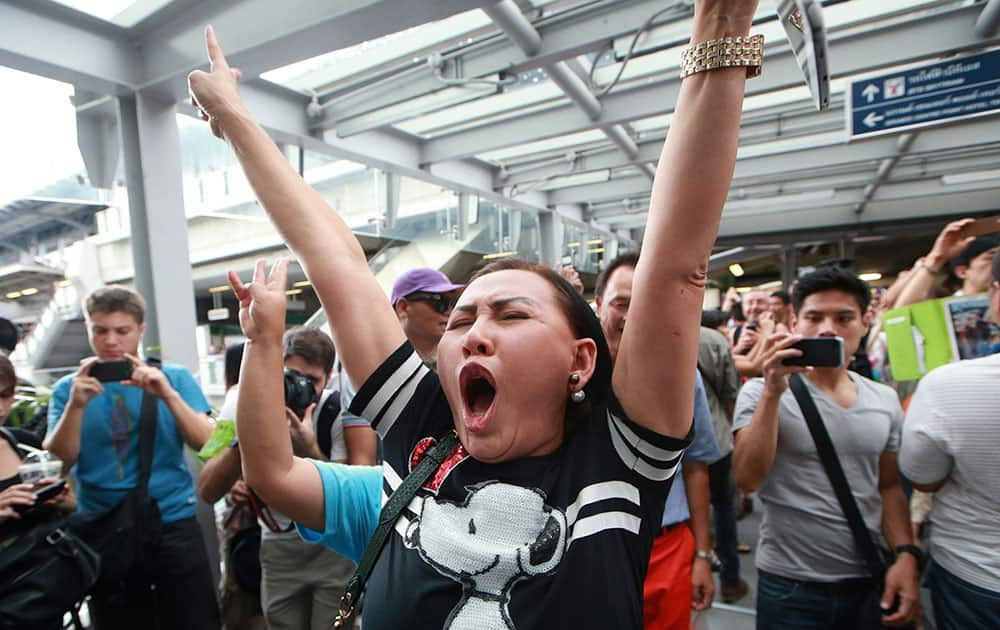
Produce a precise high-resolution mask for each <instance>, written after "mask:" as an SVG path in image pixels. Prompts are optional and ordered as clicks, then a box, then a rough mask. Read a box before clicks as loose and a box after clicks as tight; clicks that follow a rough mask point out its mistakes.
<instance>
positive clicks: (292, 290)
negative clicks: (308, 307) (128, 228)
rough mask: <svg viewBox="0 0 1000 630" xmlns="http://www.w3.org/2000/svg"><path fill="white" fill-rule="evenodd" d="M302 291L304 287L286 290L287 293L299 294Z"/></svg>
mask: <svg viewBox="0 0 1000 630" xmlns="http://www.w3.org/2000/svg"><path fill="white" fill-rule="evenodd" d="M300 293H302V289H289V290H287V291H285V295H298V294H300Z"/></svg>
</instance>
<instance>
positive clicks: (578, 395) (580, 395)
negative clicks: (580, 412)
mask: <svg viewBox="0 0 1000 630" xmlns="http://www.w3.org/2000/svg"><path fill="white" fill-rule="evenodd" d="M569 398H570V400H572V401H573V402H575V403H577V404H580V403H582V402H583V401H584V399H586V398H587V393H586V392H585V391H583V390H582V389H578V390H576V391H575V392H573V393H572V394H571V395H570V397H569Z"/></svg>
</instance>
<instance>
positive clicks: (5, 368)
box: [0, 354, 17, 389]
mask: <svg viewBox="0 0 1000 630" xmlns="http://www.w3.org/2000/svg"><path fill="white" fill-rule="evenodd" d="M8 385H17V372H15V371H14V364H13V363H11V362H10V359H8V358H7V357H6V356H4V355H2V354H0V387H2V388H3V389H7V386H8Z"/></svg>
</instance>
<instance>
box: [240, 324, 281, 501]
mask: <svg viewBox="0 0 1000 630" xmlns="http://www.w3.org/2000/svg"><path fill="white" fill-rule="evenodd" d="M283 366H284V363H283V355H282V350H281V344H280V342H279V341H276V340H267V341H248V342H247V344H246V346H245V349H244V353H243V366H242V368H241V369H240V394H239V401H238V403H237V405H236V435H237V438H238V439H239V444H240V454H241V456H242V459H243V477H244V479H245V480H246V482H247V485H249V486H250V487H251V488H253V489H254V490H255V491H257V493H259V494H260V495H261V497H263V498H264V500H265V501H268V502H269V503H270V502H271V496H269V495H272V494H274V493H276V492H278V493H280V491H281V490H280V489H281V487H282V484H283V482H284V479H285V476H286V475H287V474H288V472H289V471H290V470H291V468H292V442H291V439H290V438H289V437H288V424H287V421H286V420H285V406H284V400H285V396H284V381H283V379H282V375H283V373H284V371H283V370H284V367H283Z"/></svg>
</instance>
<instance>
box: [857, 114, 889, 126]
mask: <svg viewBox="0 0 1000 630" xmlns="http://www.w3.org/2000/svg"><path fill="white" fill-rule="evenodd" d="M883 120H885V116H879V115H878V114H876V113H875V112H869V114H868V115H867V116H865V117H864V120H862V121H861V122H863V123H865V127H868V128H869V129H872V128H873V127H876V126H877V125H878V124H879V123H880V122H882V121H883Z"/></svg>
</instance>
